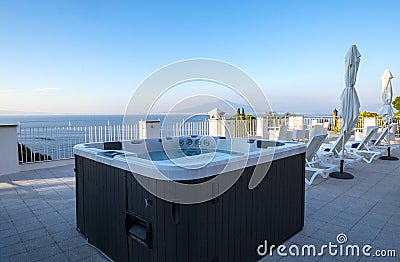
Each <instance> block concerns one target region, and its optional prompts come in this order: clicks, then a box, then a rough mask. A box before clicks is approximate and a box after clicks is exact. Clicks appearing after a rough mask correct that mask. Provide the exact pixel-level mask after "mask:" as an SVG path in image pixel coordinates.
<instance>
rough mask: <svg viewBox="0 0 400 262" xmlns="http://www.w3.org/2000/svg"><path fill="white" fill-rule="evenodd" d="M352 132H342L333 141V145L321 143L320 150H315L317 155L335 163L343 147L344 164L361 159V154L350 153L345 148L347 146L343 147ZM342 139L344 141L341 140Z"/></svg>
mask: <svg viewBox="0 0 400 262" xmlns="http://www.w3.org/2000/svg"><path fill="white" fill-rule="evenodd" d="M351 135H352V132H346V133H344V134H343V133H342V134H341V135H340V136H339V137H338V138H337V139H336V141H335V143H334V144H333V145H327V144H325V145H323V146H322V147H321V148H322V149H323V150H320V151H318V152H317V154H318V157H319V158H321V160H322V161H323V162H325V163H335V162H338V161H339V160H340V159H341V157H342V150H343V149H344V158H343V160H344V166H348V165H352V164H353V163H354V162H357V161H361V160H362V156H360V155H357V154H355V153H352V152H351V151H349V150H347V148H346V147H345V148H343V145H345V144H346V143H347V142H348V141H349V139H350V137H351ZM343 139H344V141H343Z"/></svg>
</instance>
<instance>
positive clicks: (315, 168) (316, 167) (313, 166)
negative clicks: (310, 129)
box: [305, 134, 338, 185]
mask: <svg viewBox="0 0 400 262" xmlns="http://www.w3.org/2000/svg"><path fill="white" fill-rule="evenodd" d="M326 137H327V134H319V135H315V136H313V137H312V138H311V140H310V141H308V143H307V151H306V171H310V172H313V174H312V176H311V178H310V179H307V177H306V178H305V182H306V184H307V185H311V184H312V183H313V181H314V179H315V178H316V176H318V175H320V176H322V177H323V178H327V177H328V176H329V173H331V172H333V171H336V170H338V168H337V167H336V166H335V165H333V164H328V163H324V162H323V161H321V159H320V158H319V157H318V155H317V152H318V150H319V148H320V147H321V145H322V143H324V140H325V138H326Z"/></svg>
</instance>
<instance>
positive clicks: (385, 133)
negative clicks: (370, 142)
mask: <svg viewBox="0 0 400 262" xmlns="http://www.w3.org/2000/svg"><path fill="white" fill-rule="evenodd" d="M390 127H391V125H388V126H386V127H385V128H384V129H383V130H382V132H381V133H380V135H379V136H378V138H377V139H376V141H375V143H374V146H378V145H380V144H381V142H382V140H386V138H387V134H388V131H389V129H390Z"/></svg>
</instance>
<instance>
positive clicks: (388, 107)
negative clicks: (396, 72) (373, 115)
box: [378, 69, 394, 124]
mask: <svg viewBox="0 0 400 262" xmlns="http://www.w3.org/2000/svg"><path fill="white" fill-rule="evenodd" d="M392 78H393V75H392V73H391V72H390V71H389V70H388V69H386V70H385V72H383V75H382V77H381V79H382V101H383V106H382V107H381V108H380V109H379V111H378V113H379V115H380V116H381V117H382V119H383V122H385V124H390V123H391V122H392V119H393V116H394V111H393V108H392V99H393V89H392V81H391V79H392Z"/></svg>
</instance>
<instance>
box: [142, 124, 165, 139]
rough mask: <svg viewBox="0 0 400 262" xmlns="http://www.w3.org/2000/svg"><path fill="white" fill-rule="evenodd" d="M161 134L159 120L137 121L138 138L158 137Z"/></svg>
mask: <svg viewBox="0 0 400 262" xmlns="http://www.w3.org/2000/svg"><path fill="white" fill-rule="evenodd" d="M160 136H161V125H160V121H159V120H158V121H144V120H140V121H139V138H140V139H145V138H158V137H160Z"/></svg>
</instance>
